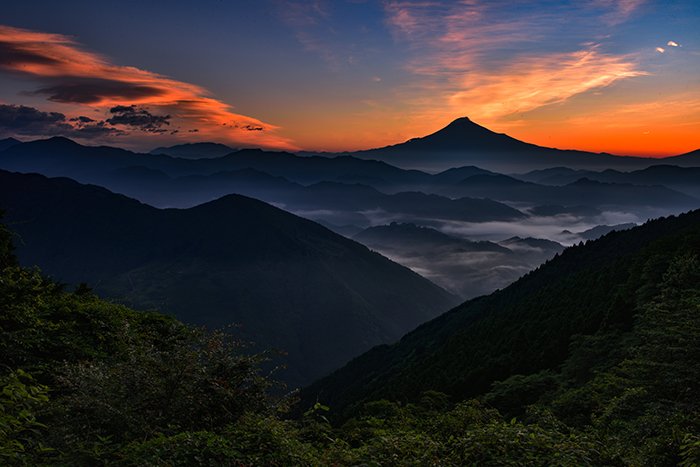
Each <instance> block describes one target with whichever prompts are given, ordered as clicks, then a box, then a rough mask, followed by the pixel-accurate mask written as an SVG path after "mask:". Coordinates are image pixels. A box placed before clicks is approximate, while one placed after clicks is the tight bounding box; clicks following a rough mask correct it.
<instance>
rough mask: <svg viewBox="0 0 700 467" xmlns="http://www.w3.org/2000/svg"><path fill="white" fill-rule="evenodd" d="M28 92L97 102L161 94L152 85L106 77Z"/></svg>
mask: <svg viewBox="0 0 700 467" xmlns="http://www.w3.org/2000/svg"><path fill="white" fill-rule="evenodd" d="M28 94H32V95H39V94H44V95H47V96H48V99H49V100H50V101H54V102H62V103H77V104H97V103H101V102H105V101H111V100H118V101H129V102H133V101H138V100H140V99H147V98H150V97H156V96H159V95H162V94H163V91H162V90H161V89H158V88H157V87H154V86H145V85H135V84H132V83H123V82H120V81H114V80H108V79H73V80H72V81H71V82H66V83H61V84H56V85H53V86H46V87H42V88H39V89H37V90H36V91H33V92H31V93H28Z"/></svg>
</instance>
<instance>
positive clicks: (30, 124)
mask: <svg viewBox="0 0 700 467" xmlns="http://www.w3.org/2000/svg"><path fill="white" fill-rule="evenodd" d="M83 119H86V120H83ZM70 122H76V123H75V124H71V123H70ZM0 133H2V134H7V135H27V136H56V135H62V136H68V137H76V138H88V139H89V138H99V137H102V136H107V135H116V134H121V133H122V132H121V131H119V130H117V129H116V128H112V127H110V126H108V125H106V124H105V122H104V121H101V122H95V121H94V120H92V119H91V118H88V117H77V119H68V118H66V116H65V115H64V114H62V113H60V112H43V111H41V110H38V109H35V108H34V107H27V106H24V105H6V104H0Z"/></svg>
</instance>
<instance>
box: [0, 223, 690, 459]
mask: <svg viewBox="0 0 700 467" xmlns="http://www.w3.org/2000/svg"><path fill="white" fill-rule="evenodd" d="M646 227H647V228H646V230H645V229H635V230H632V231H630V232H632V233H634V232H636V233H637V235H628V236H626V237H625V238H624V243H625V244H626V245H627V248H626V249H625V250H624V251H617V252H611V251H609V250H608V248H609V247H615V248H620V243H618V242H613V243H612V245H611V244H610V243H609V242H610V241H611V240H610V238H613V239H614V238H615V237H617V236H618V235H621V234H612V235H611V236H609V237H606V239H607V240H606V239H603V240H602V241H599V242H593V243H591V244H589V245H586V246H582V247H579V248H576V249H573V251H574V252H575V254H576V255H577V256H576V259H577V261H578V263H579V266H577V270H579V271H586V270H588V269H590V270H597V271H598V272H599V274H600V275H601V276H602V277H601V280H608V281H609V280H610V277H611V276H609V275H604V274H603V271H605V270H606V269H608V268H610V266H609V265H606V264H600V263H596V262H595V261H593V259H592V258H588V259H589V261H588V262H586V261H585V259H586V255H584V254H583V253H582V252H585V251H588V254H589V255H590V256H593V253H594V252H598V253H600V252H601V251H604V252H606V253H608V254H611V255H613V256H614V258H612V259H611V260H610V261H612V262H613V263H615V264H617V262H618V261H622V262H623V264H624V265H626V266H627V267H630V268H631V269H629V273H628V278H627V281H626V282H625V284H627V285H628V286H629V287H631V288H632V289H631V292H630V293H632V294H633V296H634V297H635V298H636V299H635V300H634V301H633V302H627V301H625V300H624V299H625V298H626V297H627V296H626V295H625V293H623V292H625V291H620V292H619V294H617V295H615V297H619V301H618V302H612V303H610V304H609V306H607V307H605V308H604V311H603V312H602V314H603V317H602V321H601V322H600V323H599V326H598V327H597V328H595V329H590V328H585V327H582V328H581V331H582V332H579V333H578V334H577V335H574V336H573V337H572V338H571V339H570V340H569V345H568V350H565V351H564V352H563V355H564V357H563V361H562V363H561V364H560V365H553V366H551V368H549V367H548V368H544V369H538V368H535V369H534V370H533V371H530V372H520V374H518V373H516V372H515V371H513V372H511V373H510V374H509V375H507V377H506V378H502V379H501V380H500V382H497V383H495V384H493V385H490V386H488V387H487V388H486V389H485V390H484V391H482V392H481V393H476V394H474V397H472V398H471V399H464V398H462V397H461V396H459V394H457V393H455V394H454V395H452V396H450V395H447V394H445V393H442V392H436V391H434V390H429V389H428V390H423V387H421V386H422V384H421V383H422V382H421V381H416V382H415V383H416V384H415V385H414V387H410V386H402V387H396V388H394V389H395V390H404V391H409V390H410V391H415V396H414V397H396V398H394V399H395V401H390V400H374V401H371V400H369V399H368V400H367V401H364V402H362V403H359V402H358V403H356V404H354V406H352V408H350V406H345V407H338V408H343V410H344V413H343V415H344V417H334V415H333V414H334V413H335V412H337V410H335V409H336V407H331V409H330V410H329V409H328V407H326V406H324V405H322V404H319V403H315V404H312V406H311V408H310V409H308V410H307V411H306V412H305V413H304V414H301V415H299V416H298V417H291V416H290V412H289V410H288V409H289V407H290V405H291V404H292V403H293V398H292V397H290V396H285V397H280V396H272V395H270V394H274V393H275V391H270V389H271V387H272V386H273V385H274V383H272V382H271V379H270V377H269V376H268V375H265V374H263V373H262V372H261V370H260V369H259V368H260V363H261V361H262V360H264V359H265V358H266V356H265V355H251V354H250V353H249V352H247V349H246V348H245V346H243V345H242V344H241V343H240V342H237V341H235V340H231V339H230V338H228V337H226V336H225V335H224V334H220V333H205V332H203V331H201V330H197V329H192V328H188V327H186V326H184V325H182V324H180V323H179V322H177V321H175V320H174V319H172V318H169V317H166V316H163V315H160V314H157V313H139V312H135V311H132V310H129V309H127V308H125V307H122V306H118V305H114V304H110V303H107V302H104V301H102V300H100V299H98V298H96V297H95V296H94V295H93V294H92V293H91V292H90V290H89V289H88V288H87V287H86V286H79V287H78V288H77V289H76V290H75V291H73V292H68V291H66V290H64V288H65V287H62V286H61V285H59V284H56V283H54V282H52V281H50V280H47V279H46V278H44V277H42V276H41V274H40V273H39V272H38V271H37V270H30V269H23V268H20V267H19V266H18V265H17V262H16V259H15V258H14V256H13V254H12V251H11V241H10V236H9V234H8V232H7V230H5V229H4V228H3V229H1V230H0V270H1V272H0V355H2V363H3V365H2V366H0V388H1V391H0V464H7V465H103V464H115V465H280V466H282V465H673V464H676V463H681V464H682V465H686V466H690V465H696V464H697V463H698V462H700V436H698V435H699V434H700V401H699V400H698V397H697V395H698V394H699V393H700V319H699V318H700V290H699V289H698V284H699V283H700V260H698V255H697V253H698V239H699V238H700V237H699V236H698V231H699V230H700V222H698V213H693V214H691V215H688V216H683V217H681V218H678V219H670V220H667V221H661V222H655V223H651V224H648V225H647V226H646ZM651 232H656V233H655V234H654V235H651ZM637 237H638V238H637ZM651 237H653V240H650V238H651ZM567 251H569V252H570V251H572V250H567ZM568 254H571V253H568ZM566 255H567V253H565V254H564V255H563V256H566ZM615 258H617V259H615ZM598 261H600V258H599V259H598ZM550 268H553V269H554V270H553V271H552V274H555V273H558V274H562V270H561V269H560V268H557V267H556V261H555V262H553V263H550V264H548V265H546V266H543V267H542V269H541V270H540V271H544V272H546V271H547V270H548V269H550ZM638 268H641V269H638ZM568 274H569V276H570V277H571V278H572V280H575V279H577V278H578V279H580V278H581V277H584V276H580V275H576V274H572V271H568ZM533 276H535V274H533ZM547 277H548V279H549V280H550V281H551V280H553V279H552V277H555V276H547ZM613 277H614V276H613ZM526 280H527V278H526ZM530 280H532V278H530ZM618 290H621V289H619V288H618ZM594 291H595V290H594V289H592V288H591V289H589V290H588V293H589V294H591V293H592V292H594ZM550 292H551V290H550ZM574 298H577V297H574ZM483 300H485V299H482V301H483ZM552 300H554V298H552ZM603 303H604V301H603V299H602V298H601V299H600V303H598V304H596V305H600V306H602V304H603ZM594 304H595V303H594V302H589V306H593V305H594ZM471 306H473V305H471ZM541 308H542V315H541V317H542V319H540V320H539V321H538V322H537V323H536V324H538V325H539V327H540V329H541V332H542V333H543V335H544V336H548V337H549V338H551V337H552V336H553V335H554V334H553V332H554V330H553V329H550V327H552V328H554V329H556V327H555V325H556V323H558V321H557V320H556V319H555V316H556V315H557V314H558V313H561V312H562V310H561V309H558V308H552V302H549V303H541ZM547 310H550V314H549V315H547ZM455 313H459V311H455V312H452V314H455ZM547 317H549V319H546V318H547ZM482 319H483V318H482ZM566 319H568V320H571V319H572V316H571V315H569V316H567V318H566ZM472 322H473V323H478V322H479V319H478V318H474V319H473V320H472ZM584 322H585V321H584ZM526 324H527V323H526V322H521V323H520V326H521V328H525V325H526ZM576 324H579V325H580V324H581V323H576ZM430 326H431V325H430V324H429V325H428V326H426V328H429V327H430ZM501 332H510V331H509V329H508V328H504V329H503V330H502V331H501ZM526 337H527V335H525V336H524V338H526ZM447 340H450V338H447ZM514 342H515V343H517V341H514ZM535 344H536V343H535V342H533V343H532V346H533V347H534V349H535V350H533V352H534V351H538V352H542V350H537V347H536V345H535ZM519 349H520V351H524V350H523V349H524V347H523V348H519ZM528 355H530V356H532V355H533V354H532V353H531V354H528ZM513 358H514V356H513V352H509V353H504V354H503V355H502V359H503V360H504V361H506V362H507V361H509V359H513ZM552 358H553V359H554V357H552ZM537 362H539V360H538V361H537ZM537 362H533V367H535V366H536V365H535V364H536V363H537ZM452 363H454V361H452ZM494 365H495V362H494ZM436 368H438V369H441V368H445V367H444V366H438V367H436ZM441 381H442V379H435V386H436V387H439V385H440V382H441ZM428 386H429V385H428V384H426V387H428ZM459 387H461V386H459ZM388 389H389V388H387V390H388ZM276 393H278V394H279V391H277V392H276ZM407 394H408V392H407ZM411 394H414V392H411ZM329 419H330V420H334V422H333V423H331V422H329Z"/></svg>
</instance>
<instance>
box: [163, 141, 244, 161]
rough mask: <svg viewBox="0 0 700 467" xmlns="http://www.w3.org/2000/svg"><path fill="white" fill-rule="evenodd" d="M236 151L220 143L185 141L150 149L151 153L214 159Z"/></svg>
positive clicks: (185, 157)
mask: <svg viewBox="0 0 700 467" xmlns="http://www.w3.org/2000/svg"><path fill="white" fill-rule="evenodd" d="M235 151H236V149H234V148H232V147H230V146H226V145H225V144H220V143H185V144H177V145H175V146H168V147H159V148H155V149H153V150H151V151H150V154H165V155H168V156H173V157H182V158H184V159H212V158H216V157H223V156H225V155H226V154H230V153H232V152H235Z"/></svg>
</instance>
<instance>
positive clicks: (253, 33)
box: [0, 0, 700, 157]
mask: <svg viewBox="0 0 700 467" xmlns="http://www.w3.org/2000/svg"><path fill="white" fill-rule="evenodd" d="M5 9H6V10H7V12H6V14H4V15H3V20H2V23H3V24H2V25H0V83H1V85H2V86H1V87H0V89H1V91H0V137H6V136H15V137H18V138H20V139H33V138H39V137H46V136H53V135H63V136H67V137H70V138H74V139H76V140H78V141H80V142H87V143H88V144H110V145H116V146H124V147H128V148H131V149H137V150H148V149H151V148H153V147H156V146H163V145H169V144H178V143H182V142H196V141H215V142H221V143H226V144H229V145H231V146H234V147H264V148H274V149H286V150H302V149H303V150H311V151H353V150H359V149H369V148H375V147H381V146H385V145H389V144H396V143H399V142H403V141H406V140H408V139H410V138H414V137H418V136H424V135H426V134H429V133H432V132H434V131H437V130H439V129H440V128H441V127H443V126H445V125H447V124H448V123H449V122H450V121H452V120H454V119H455V118H458V117H462V116H468V117H469V118H470V119H471V120H472V121H474V122H476V123H479V124H480V125H483V126H485V127H487V128H489V129H491V130H493V131H496V132H499V133H506V134H508V135H510V136H512V137H514V138H518V139H520V140H523V141H527V142H530V143H534V144H538V145H541V146H548V147H557V148H562V149H579V150H587V151H592V152H608V153H613V154H620V155H641V156H651V157H657V156H668V155H677V154H681V153H685V152H689V151H693V150H695V149H698V148H700V78H698V77H700V32H699V31H698V28H697V27H696V26H697V24H698V21H699V20H700V4H697V3H696V2H693V1H679V2H660V1H651V0H648V1H645V0H620V1H612V0H588V1H583V2H576V1H568V2H566V1H564V2H554V1H548V0H543V1H542V0H541V1H537V2H508V1H505V0H502V1H501V0H496V1H488V2H487V1H479V0H463V1H453V2H442V1H425V2H423V1H403V0H395V1H369V0H368V1H357V0H355V1H350V0H348V1H343V2H331V1H320V0H319V1H311V2H303V1H293V0H270V1H266V2H259V3H256V4H255V6H250V5H247V6H244V5H241V4H240V3H238V2H213V1H212V2H209V1H205V2H199V3H197V4H196V5H194V4H189V3H185V2H172V3H168V4H167V7H166V6H163V5H161V6H158V4H157V3H149V4H148V5H145V6H144V5H139V4H137V3H126V4H123V5H119V6H117V5H116V4H113V5H109V6H105V5H94V4H92V3H88V2H79V1H73V2H71V1H68V2H62V3H60V4H50V5H47V4H45V3H41V2H36V1H26V2H22V3H21V4H17V5H15V4H13V5H11V6H6V8H5ZM154 17H157V18H158V21H155V22H154V21H152V18H154ZM108 18H109V19H108ZM154 37H157V38H159V40H152V38H154ZM127 136H128V138H127Z"/></svg>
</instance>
